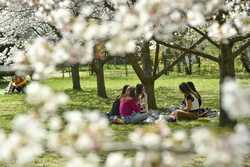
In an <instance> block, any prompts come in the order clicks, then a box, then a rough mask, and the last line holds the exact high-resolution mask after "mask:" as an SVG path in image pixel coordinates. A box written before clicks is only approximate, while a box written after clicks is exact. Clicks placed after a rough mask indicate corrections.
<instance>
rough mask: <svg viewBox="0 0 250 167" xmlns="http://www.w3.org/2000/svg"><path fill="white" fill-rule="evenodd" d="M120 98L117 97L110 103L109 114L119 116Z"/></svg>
mask: <svg viewBox="0 0 250 167" xmlns="http://www.w3.org/2000/svg"><path fill="white" fill-rule="evenodd" d="M119 108H120V98H119V97H117V98H116V99H115V101H114V102H113V104H112V108H111V111H110V112H109V116H120V109H119Z"/></svg>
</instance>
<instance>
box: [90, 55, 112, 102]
mask: <svg viewBox="0 0 250 167" xmlns="http://www.w3.org/2000/svg"><path fill="white" fill-rule="evenodd" d="M92 67H93V71H94V72H95V74H96V86H97V96H99V97H102V98H107V97H108V96H107V93H106V86H105V79H104V69H103V67H104V63H103V61H102V60H100V59H95V60H94V61H93V63H92Z"/></svg>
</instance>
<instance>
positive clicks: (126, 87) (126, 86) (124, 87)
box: [122, 85, 129, 95]
mask: <svg viewBox="0 0 250 167" xmlns="http://www.w3.org/2000/svg"><path fill="white" fill-rule="evenodd" d="M128 87H129V85H124V86H123V88H122V95H124V94H125V93H126V90H127V89H128Z"/></svg>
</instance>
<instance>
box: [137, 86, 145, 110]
mask: <svg viewBox="0 0 250 167" xmlns="http://www.w3.org/2000/svg"><path fill="white" fill-rule="evenodd" d="M135 92H136V98H137V99H138V102H139V104H140V109H141V112H148V96H147V93H146V92H145V88H144V86H143V85H142V84H137V85H136V87H135Z"/></svg>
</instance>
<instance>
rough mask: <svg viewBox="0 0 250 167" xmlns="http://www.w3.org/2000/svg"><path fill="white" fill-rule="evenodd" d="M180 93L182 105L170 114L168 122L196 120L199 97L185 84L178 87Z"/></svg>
mask: <svg viewBox="0 0 250 167" xmlns="http://www.w3.org/2000/svg"><path fill="white" fill-rule="evenodd" d="M179 89H180V91H181V92H182V93H183V94H184V103H185V104H184V105H183V107H182V108H180V109H178V110H176V111H174V112H173V113H171V115H170V117H169V119H168V121H170V122H171V121H173V122H174V121H176V120H183V119H187V120H194V119H197V118H198V112H197V111H198V110H199V108H200V104H199V100H198V99H199V95H198V94H197V93H195V92H194V91H192V90H191V89H190V88H189V86H188V84H187V83H182V84H180V86H179Z"/></svg>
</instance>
